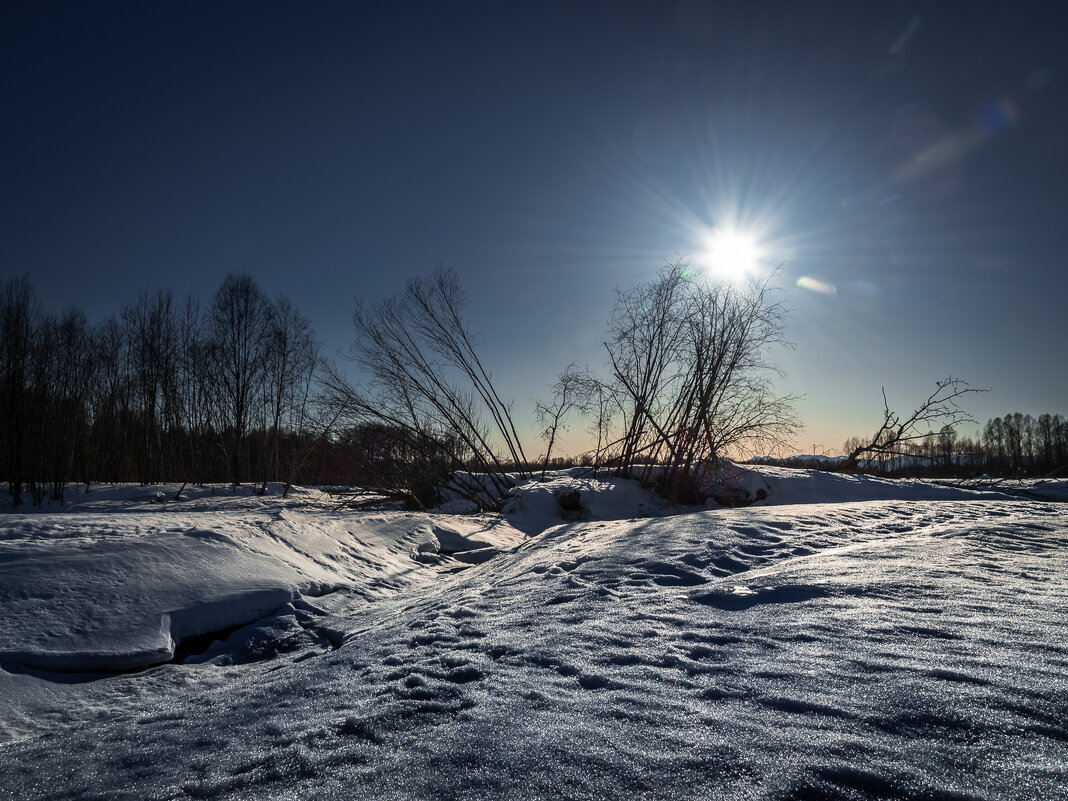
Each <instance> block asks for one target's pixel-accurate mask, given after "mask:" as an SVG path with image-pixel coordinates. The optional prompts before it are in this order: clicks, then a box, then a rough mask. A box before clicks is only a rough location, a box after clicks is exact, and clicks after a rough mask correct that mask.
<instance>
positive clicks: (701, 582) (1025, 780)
mask: <svg viewBox="0 0 1068 801" xmlns="http://www.w3.org/2000/svg"><path fill="white" fill-rule="evenodd" d="M759 474H760V475H759V476H753V475H750V474H749V471H742V472H741V473H740V474H739V475H736V476H734V478H733V479H732V480H734V481H735V482H736V483H738V484H740V485H741V486H747V487H753V486H766V487H767V488H768V497H767V498H766V499H764V500H762V501H759V502H758V503H760V505H758V506H750V507H745V508H733V509H727V508H719V507H716V506H715V505H710V506H709V507H708V508H705V509H694V508H692V507H672V506H669V505H667V504H665V503H663V502H662V501H659V500H658V499H656V498H654V497H653V496H652V495H650V494H649V493H648V492H647V491H646V490H644V489H642V488H640V487H638V486H637V485H636V484H635V483H633V482H628V481H623V480H619V479H611V478H606V477H592V476H588V475H583V474H581V472H580V471H570V472H567V473H556V474H552V475H551V477H550V478H551V480H550V481H547V482H544V483H542V482H536V481H535V482H528V483H526V484H523V485H522V486H521V487H520V488H519V490H518V492H517V493H516V497H515V498H514V499H513V500H512V501H511V502H510V504H509V506H508V507H507V508H506V509H505V511H504V512H503V513H501V514H498V515H490V514H483V515H457V514H449V513H446V512H436V513H429V514H424V513H409V512H381V511H376V512H355V511H352V510H350V509H346V508H344V507H343V506H339V505H338V504H337V502H336V501H335V500H333V499H332V498H331V497H330V496H328V495H326V494H324V493H320V492H317V491H314V490H301V489H296V490H294V493H293V495H292V497H290V498H287V499H282V498H280V497H278V493H277V492H275V493H274V494H273V495H268V496H266V497H255V496H250V495H233V494H229V493H228V492H224V491H216V492H215V493H214V494H212V493H211V491H210V490H196V491H194V492H188V489H187V493H188V499H187V500H183V501H180V502H172V501H167V502H164V503H153V502H152V500H151V499H152V497H153V496H154V495H155V493H156V492H157V491H161V492H163V494H164V497H170V498H172V497H173V496H174V491H175V490H176V489H177V487H173V488H170V487H166V488H129V487H95V486H94V487H93V488H92V489H91V491H90V492H89V493H88V494H84V495H78V496H76V497H74V498H72V500H71V502H69V503H67V504H65V505H63V506H62V507H58V506H52V507H47V508H45V509H43V510H40V511H35V512H29V513H25V514H9V515H4V516H3V517H2V518H0V740H2V741H3V744H2V745H0V773H2V775H3V776H4V781H3V782H2V783H0V798H13V799H14V798H18V799H34V798H40V799H46V798H47V799H85V798H108V799H135V798H137V799H142V798H242V799H246V798H251V799H260V798H262V799H267V798H354V797H358V798H364V797H367V798H398V799H399V798H502V797H504V798H552V797H556V798H631V797H650V798H722V799H736V798H754V799H757V798H760V799H784V800H785V799H803V798H843V799H853V798H856V799H862V798H926V799H1001V798H1005V799H1016V798H1019V799H1031V798H1066V797H1068V795H1066V793H1065V787H1066V786H1068V723H1066V721H1068V638H1066V636H1065V634H1066V631H1068V627H1066V624H1068V611H1066V610H1068V604H1066V601H1068V582H1066V579H1065V576H1066V567H1068V564H1066V560H1065V554H1066V550H1068V515H1066V514H1065V512H1064V509H1065V507H1064V506H1063V505H1062V504H1058V503H1052V502H1044V501H1038V500H1034V499H1032V498H1030V497H1020V496H1010V495H1006V494H1004V493H1000V492H996V491H989V490H988V491H980V492H975V491H969V490H967V489H963V488H959V487H947V486H942V485H939V484H937V483H934V482H924V481H892V480H886V479H872V478H864V477H856V476H843V475H837V474H826V473H818V472H810V471H794V470H787V469H783V468H765V467H762V468H760V469H759ZM758 479H759V480H758ZM568 489H573V490H578V491H579V492H580V505H581V508H580V509H578V510H576V511H572V512H564V511H562V510H561V509H560V507H559V505H558V503H557V496H558V495H559V494H560V493H561V492H563V491H564V490H568ZM183 497H185V495H183ZM198 635H207V637H206V638H205V639H204V640H203V641H201V640H198V639H197V636H198ZM213 638H214V639H213ZM208 640H211V641H210V642H209V641H208Z"/></svg>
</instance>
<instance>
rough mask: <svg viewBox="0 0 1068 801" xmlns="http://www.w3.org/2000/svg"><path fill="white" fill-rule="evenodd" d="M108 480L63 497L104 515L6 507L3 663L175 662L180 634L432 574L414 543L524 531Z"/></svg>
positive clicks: (119, 665)
mask: <svg viewBox="0 0 1068 801" xmlns="http://www.w3.org/2000/svg"><path fill="white" fill-rule="evenodd" d="M111 489H112V488H100V489H99V490H97V491H96V492H94V493H91V494H90V496H81V497H78V498H76V499H75V501H74V503H73V504H68V505H67V506H66V508H67V509H71V508H73V509H74V510H78V509H97V510H99V509H100V508H101V507H104V508H106V504H107V500H106V499H107V496H108V495H109V494H110V495H112V496H113V497H112V498H111V501H112V504H113V506H112V511H111V512H110V513H107V512H103V511H63V512H58V513H57V512H52V511H44V512H35V513H28V514H12V515H6V516H4V518H3V522H4V526H3V528H2V533H0V610H3V613H2V615H0V663H3V664H5V665H6V666H7V667H9V668H16V669H17V668H26V669H32V670H43V671H54V672H64V673H76V672H121V671H129V670H136V669H140V668H145V667H148V666H151V665H156V664H160V663H162V662H167V661H170V660H171V659H172V658H174V655H175V652H176V649H178V648H180V646H181V643H183V642H188V641H190V640H195V639H196V638H198V637H201V636H203V635H206V634H210V633H219V634H222V633H226V632H228V631H229V630H231V629H234V628H237V627H240V626H243V625H247V624H250V623H253V622H255V621H257V620H260V619H263V618H265V617H268V616H270V615H272V614H273V613H275V612H276V611H279V610H283V608H284V607H285V606H286V605H287V604H289V605H292V604H296V605H297V606H298V607H299V606H301V605H302V604H304V605H307V603H308V599H309V598H315V597H316V596H320V595H323V594H325V593H327V592H331V591H333V590H336V589H339V588H344V589H345V591H347V592H349V593H351V594H353V595H355V596H358V597H360V598H363V599H373V598H376V597H381V596H382V595H383V594H388V593H391V592H394V591H396V590H397V589H398V588H401V587H404V586H408V585H409V584H412V583H418V582H421V581H426V580H428V579H429V577H430V576H431V575H432V574H431V573H430V572H429V571H428V570H427V569H425V568H424V567H423V566H422V565H421V564H420V563H419V562H418V561H413V559H412V558H411V557H412V554H413V552H418V553H422V554H425V555H426V557H427V558H426V559H425V561H430V562H432V563H433V562H435V561H436V560H435V558H434V554H436V552H437V551H439V550H442V549H444V548H446V545H442V541H444V542H445V543H446V544H447V548H448V549H449V550H450V552H462V551H467V550H473V549H475V548H482V549H489V551H488V552H489V553H491V554H492V553H496V552H497V551H496V550H495V548H496V546H500V545H502V544H503V543H512V542H515V541H517V540H518V538H519V537H520V535H519V533H518V532H516V531H514V530H512V529H509V528H507V527H497V528H496V529H495V530H494V532H492V533H490V534H488V535H485V536H481V538H479V537H480V535H478V534H477V533H475V534H472V532H477V531H478V530H479V529H480V528H481V527H482V525H481V523H480V522H479V518H460V519H458V521H457V524H456V525H454V526H449V525H447V524H438V525H436V526H435V525H433V524H431V522H429V520H428V518H427V517H426V516H425V515H420V516H416V515H412V514H408V513H403V512H393V513H382V514H378V515H359V516H358V520H359V524H358V525H354V524H353V522H352V518H354V517H357V516H355V515H354V514H352V513H344V512H341V513H337V512H334V511H333V510H331V509H330V507H329V506H324V505H322V504H321V503H316V502H314V501H313V500H311V497H312V496H311V495H310V494H307V493H305V494H304V495H303V496H301V493H300V492H299V491H298V493H297V496H298V497H297V498H295V499H294V500H292V501H282V500H281V499H277V498H275V499H270V498H264V499H258V498H247V497H246V498H241V497H235V496H226V495H219V496H216V497H210V496H203V495H202V496H201V497H199V498H196V497H194V498H191V499H189V500H186V501H182V502H178V503H164V504H159V503H154V502H137V501H136V500H133V499H131V498H129V497H126V496H127V495H128V494H129V489H128V488H114V491H113V492H109V490H111ZM171 490H172V491H171V494H172V495H173V488H171ZM154 494H155V493H154V492H153V493H151V494H150V495H149V493H147V492H146V491H145V490H143V489H142V490H141V496H142V498H143V497H144V496H146V495H149V497H153V496H154ZM116 495H117V496H118V498H116V497H114V496H116ZM468 534H472V536H471V537H469V536H468ZM487 536H488V539H487ZM483 553H487V552H486V551H483Z"/></svg>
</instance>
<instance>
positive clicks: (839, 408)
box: [0, 0, 1068, 452]
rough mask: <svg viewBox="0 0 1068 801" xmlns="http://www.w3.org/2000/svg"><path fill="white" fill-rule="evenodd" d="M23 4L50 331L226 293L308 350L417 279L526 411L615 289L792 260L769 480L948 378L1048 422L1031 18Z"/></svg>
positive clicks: (1053, 102)
mask: <svg viewBox="0 0 1068 801" xmlns="http://www.w3.org/2000/svg"><path fill="white" fill-rule="evenodd" d="M20 5H21V7H20V8H14V7H13V6H14V4H9V5H8V6H7V7H6V10H5V11H4V12H3V16H2V17H0V109H2V111H0V113H2V115H3V125H2V126H0V276H2V277H8V276H11V275H20V274H23V273H28V274H29V275H30V277H31V279H32V280H33V282H34V283H35V284H36V286H37V290H38V294H39V295H40V297H41V299H42V300H43V302H44V303H45V305H46V306H48V307H51V308H55V309H57V310H58V309H59V308H62V307H63V306H65V305H68V304H70V303H77V304H78V305H80V306H81V307H82V308H84V309H85V310H86V311H87V313H88V314H89V316H90V318H91V319H93V320H98V319H100V318H102V317H104V316H106V315H108V314H110V313H112V312H115V311H117V310H118V308H119V307H120V305H121V304H122V303H123V302H125V301H128V300H132V299H133V298H134V297H135V296H136V294H137V293H138V292H139V291H140V290H141V289H145V288H148V289H156V288H169V289H172V290H174V291H175V293H176V294H177V295H184V294H185V293H186V292H188V291H193V292H194V293H195V294H198V295H200V296H201V297H202V298H205V299H206V298H207V297H209V296H210V294H211V293H212V292H214V290H215V289H216V288H217V287H218V285H219V283H220V282H221V280H222V278H223V276H224V275H225V274H226V273H227V272H229V271H247V272H248V273H250V274H251V275H252V276H253V277H254V278H255V279H256V281H257V282H258V283H259V285H260V286H261V288H262V289H263V290H264V291H265V292H267V294H269V295H271V296H274V295H277V294H278V293H279V292H284V293H286V294H287V295H289V296H290V297H291V298H292V299H293V300H294V301H295V303H296V304H297V305H298V306H299V307H300V309H301V311H302V312H303V313H304V314H305V315H306V316H307V317H309V318H310V319H311V320H312V322H313V324H314V326H315V328H316V330H317V332H318V333H319V335H320V336H321V337H322V338H323V339H324V340H325V341H326V345H327V350H328V351H331V352H332V351H335V350H337V349H339V348H343V347H344V346H345V345H346V343H347V341H348V340H349V338H350V332H351V326H350V314H351V310H352V299H353V297H354V296H362V297H366V298H370V299H377V298H381V297H384V296H386V295H389V294H392V293H394V292H396V291H398V290H399V289H400V288H401V287H402V286H403V283H404V281H405V280H406V278H407V277H409V276H411V275H416V274H426V273H428V272H429V271H430V270H432V269H433V268H434V267H435V266H437V265H439V264H444V265H446V266H449V267H453V268H455V269H456V270H457V272H458V273H459V274H460V276H461V278H462V280H463V282H464V284H465V286H466V288H467V289H468V291H469V294H470V295H471V301H472V302H471V308H470V312H469V316H470V318H471V320H472V321H473V322H474V324H475V326H476V327H477V328H478V329H479V330H480V331H481V332H482V334H483V335H484V339H485V351H486V359H485V360H486V361H487V362H488V363H489V364H490V365H493V366H494V368H495V376H496V378H497V379H498V381H499V384H500V388H501V389H502V390H503V392H504V393H506V394H508V395H510V396H511V397H513V398H514V399H515V403H516V410H517V412H519V413H520V415H524V414H525V413H526V412H528V411H529V410H530V407H532V405H533V403H532V401H533V399H535V398H538V397H544V396H545V395H546V389H545V387H546V386H547V385H548V384H549V383H551V382H552V380H553V377H554V375H555V374H556V373H557V372H558V371H559V370H561V369H562V368H563V367H564V366H565V365H566V364H567V363H568V362H571V361H578V362H580V363H589V364H591V365H593V366H596V365H599V364H601V362H602V348H601V344H600V343H601V339H602V336H603V330H604V324H605V320H606V317H607V314H608V311H609V308H610V306H611V303H612V298H613V289H614V287H616V286H625V285H629V284H632V283H634V282H636V281H641V280H646V279H648V278H649V277H651V276H652V275H653V274H654V273H655V271H656V270H657V268H658V267H659V266H661V265H662V264H663V263H664V262H665V260H670V259H673V258H675V256H676V255H677V254H680V253H689V254H694V256H695V258H697V259H698V260H700V259H701V258H702V254H703V253H704V252H705V251H706V250H707V248H708V241H707V240H708V235H709V233H710V232H713V231H723V230H726V229H734V230H736V231H740V232H741V234H742V235H744V236H749V237H752V238H755V239H756V240H757V246H758V248H759V252H760V259H761V264H762V265H764V266H765V267H766V268H770V267H771V266H774V264H778V263H779V262H781V261H787V262H788V263H787V267H786V269H785V270H784V271H783V272H782V273H780V275H779V276H778V277H777V278H776V281H777V282H778V283H779V284H780V285H781V286H782V288H783V297H784V299H785V300H786V301H787V303H788V305H790V306H791V307H792V308H793V314H792V316H791V319H790V322H789V325H788V328H787V334H788V336H789V337H790V339H791V340H792V341H793V342H794V343H795V344H796V348H795V349H794V350H792V351H784V352H783V353H781V354H780V355H779V362H780V363H781V365H782V366H783V368H784V369H785V370H786V371H787V373H788V376H787V378H786V379H784V381H783V389H784V391H789V392H794V393H798V394H802V395H804V396H805V397H804V400H803V401H802V402H801V403H800V404H799V407H798V411H799V413H800V415H801V416H802V418H803V419H804V421H805V423H806V429H805V430H804V431H802V432H801V434H800V435H799V438H798V441H797V445H798V449H799V450H801V451H804V452H808V451H810V450H811V449H812V446H813V445H814V444H815V445H816V446H817V449H820V448H822V449H836V448H839V447H840V446H841V444H842V442H843V440H844V439H845V438H846V437H847V436H849V435H850V434H860V433H864V432H865V431H867V430H868V429H873V428H874V427H875V426H876V425H877V423H878V420H879V414H880V411H881V395H880V392H879V389H880V386H883V385H885V386H886V388H887V392H888V394H889V395H890V398H891V400H892V401H894V402H897V403H899V404H900V405H901V406H909V405H911V404H914V403H915V402H918V401H919V400H921V399H922V398H923V397H925V396H926V395H927V394H928V392H929V391H930V390H931V389H933V387H934V381H935V380H936V379H938V378H941V377H943V376H945V375H947V374H953V375H958V376H961V377H963V378H965V379H966V380H968V381H969V382H971V383H972V384H973V385H976V386H984V387H989V388H991V390H992V391H991V392H990V393H988V394H987V395H984V396H981V397H979V398H977V399H976V400H975V401H974V402H973V403H972V404H971V406H970V408H971V409H972V411H973V413H974V414H975V415H976V416H977V417H978V418H980V420H981V421H985V420H986V418H988V417H991V416H994V415H999V414H1004V413H1006V412H1009V411H1021V412H1029V413H1032V414H1037V413H1040V412H1044V411H1049V412H1061V413H1065V412H1068V403H1066V399H1068V358H1066V357H1065V342H1068V336H1066V335H1065V319H1066V310H1068V277H1066V276H1068V272H1066V268H1065V266H1064V264H1063V263H1062V262H1063V259H1064V258H1065V254H1068V241H1066V240H1068V225H1066V223H1065V219H1066V213H1065V212H1066V210H1068V202H1066V199H1065V198H1066V193H1068V155H1066V152H1065V147H1066V145H1068V56H1066V50H1068V49H1066V48H1065V47H1064V41H1063V37H1064V30H1065V29H1066V23H1068V11H1065V10H1062V6H1061V4H1059V3H1052V2H1041V3H1039V2H1033V3H1027V2H1011V3H1010V2H1001V3H993V2H967V3H963V2H962V3H950V2H930V3H913V2H905V1H904V0H901V1H896V2H860V3H857V2H843V3H832V2H820V3H816V2H812V3H804V2H783V3H759V2H738V3H714V2H707V3H706V2H698V1H697V0H684V2H681V3H674V4H673V3H671V2H647V3H626V2H605V3H553V2H546V1H545V0H541V1H540V2H535V3H505V2H488V3H484V4H472V3H464V2H448V3H444V2H443V3H433V4H431V3H403V2H397V3H389V4H384V3H380V4H371V3H356V2H353V3H338V2H289V3H281V2H243V3H233V2H204V3H200V2H188V1H186V2H160V3H157V2H147V3H146V2H137V3H109V2H99V3H98V2H93V3H86V2H72V3H65V4H59V3H49V2H34V3H23V4H20ZM531 450H533V448H531Z"/></svg>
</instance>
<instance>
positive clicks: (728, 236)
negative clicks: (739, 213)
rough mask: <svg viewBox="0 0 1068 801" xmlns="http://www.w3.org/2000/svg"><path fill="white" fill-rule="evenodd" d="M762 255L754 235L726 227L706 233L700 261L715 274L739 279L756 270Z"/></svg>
mask: <svg viewBox="0 0 1068 801" xmlns="http://www.w3.org/2000/svg"><path fill="white" fill-rule="evenodd" d="M763 257H764V254H763V252H762V250H761V247H760V243H759V241H758V240H757V238H756V236H754V235H753V234H750V233H748V232H745V231H740V230H736V229H732V228H728V229H716V230H713V231H710V232H709V233H708V235H707V237H706V241H705V252H704V253H703V254H702V257H701V261H702V262H703V263H704V264H703V266H705V267H706V268H707V269H708V270H709V271H710V272H712V273H714V274H716V275H719V276H721V277H723V278H727V279H730V280H740V279H743V278H745V277H747V276H750V275H752V274H753V273H755V272H757V270H758V269H759V267H760V264H761V260H762V259H763Z"/></svg>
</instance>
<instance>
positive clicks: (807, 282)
mask: <svg viewBox="0 0 1068 801" xmlns="http://www.w3.org/2000/svg"><path fill="white" fill-rule="evenodd" d="M797 285H798V286H799V287H801V289H805V290H808V291H809V292H815V293H817V294H819V295H828V296H830V297H834V296H835V295H837V294H838V287H836V286H835V285H834V284H832V283H831V282H830V281H820V280H819V279H818V278H812V277H811V276H808V275H802V276H801V277H800V278H798V279H797Z"/></svg>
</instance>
